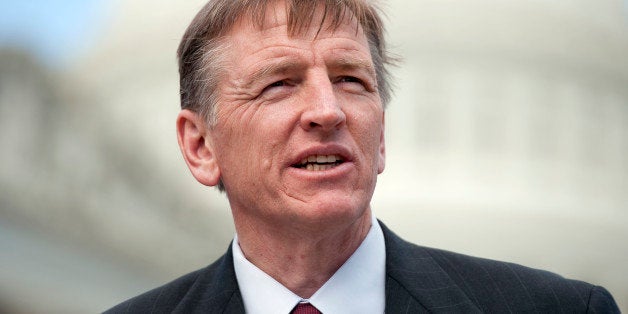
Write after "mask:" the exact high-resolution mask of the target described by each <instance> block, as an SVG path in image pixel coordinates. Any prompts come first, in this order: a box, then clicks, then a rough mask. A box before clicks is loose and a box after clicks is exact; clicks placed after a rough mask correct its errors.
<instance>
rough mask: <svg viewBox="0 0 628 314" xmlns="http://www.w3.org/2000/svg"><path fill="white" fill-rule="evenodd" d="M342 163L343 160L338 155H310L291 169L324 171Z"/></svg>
mask: <svg viewBox="0 0 628 314" xmlns="http://www.w3.org/2000/svg"><path fill="white" fill-rule="evenodd" d="M343 162H345V160H344V159H343V158H342V157H341V156H340V155H310V156H308V157H306V158H303V159H301V161H300V162H298V163H296V164H294V165H292V167H295V168H299V169H305V170H308V171H324V170H329V169H332V168H335V167H337V166H338V165H340V164H342V163H343Z"/></svg>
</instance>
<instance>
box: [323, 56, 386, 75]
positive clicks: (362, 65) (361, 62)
mask: <svg viewBox="0 0 628 314" xmlns="http://www.w3.org/2000/svg"><path fill="white" fill-rule="evenodd" d="M327 67H328V68H332V69H340V70H365V71H366V72H368V74H369V75H371V76H372V77H373V78H375V77H376V74H375V68H374V67H373V63H372V62H370V61H369V60H365V59H360V58H346V57H345V58H338V59H334V60H332V61H330V62H328V63H327Z"/></svg>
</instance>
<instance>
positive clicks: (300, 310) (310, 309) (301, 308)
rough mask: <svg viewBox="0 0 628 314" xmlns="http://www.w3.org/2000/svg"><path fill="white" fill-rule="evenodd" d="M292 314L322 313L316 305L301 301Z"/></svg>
mask: <svg viewBox="0 0 628 314" xmlns="http://www.w3.org/2000/svg"><path fill="white" fill-rule="evenodd" d="M290 314H322V313H321V312H320V311H319V310H318V309H316V308H315V307H314V305H312V304H309V303H299V304H297V306H295V307H294V310H292V312H290Z"/></svg>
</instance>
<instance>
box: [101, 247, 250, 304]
mask: <svg viewBox="0 0 628 314" xmlns="http://www.w3.org/2000/svg"><path fill="white" fill-rule="evenodd" d="M237 293H238V288H237V281H236V279H235V275H234V274H233V261H232V258H231V254H230V251H228V252H227V254H225V255H223V256H222V257H221V258H219V259H218V260H216V261H215V262H214V263H213V264H211V265H209V266H207V267H205V268H203V269H199V270H197V271H194V272H191V273H189V274H186V275H184V276H181V277H179V278H177V279H175V280H173V281H171V282H169V283H167V284H164V285H163V286H160V287H157V288H155V289H152V290H150V291H147V292H145V293H143V294H141V295H138V296H136V297H134V298H131V299H129V300H127V301H124V302H122V303H120V304H118V305H116V306H115V307H113V308H111V309H109V310H107V311H106V312H105V313H172V312H189V311H190V309H199V308H206V309H210V308H211V307H213V306H218V307H223V306H225V304H227V303H228V302H229V301H230V300H231V296H232V295H234V294H237Z"/></svg>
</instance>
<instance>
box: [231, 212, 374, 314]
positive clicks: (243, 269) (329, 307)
mask: <svg viewBox="0 0 628 314" xmlns="http://www.w3.org/2000/svg"><path fill="white" fill-rule="evenodd" d="M232 251H233V265H234V268H235V274H236V278H237V280H238V285H239V287H240V293H241V294H242V300H243V302H244V308H245V309H246V312H247V313H250V314H266V313H286V314H287V313H290V311H291V310H292V309H293V308H294V307H295V306H296V305H297V303H299V302H301V301H308V302H310V303H311V304H312V305H314V306H315V307H316V308H317V309H318V310H319V311H321V312H322V313H383V312H384V306H385V280H386V247H385V244H384V234H383V232H382V229H381V227H380V226H379V224H378V223H377V220H376V219H375V217H373V222H372V224H371V228H370V230H369V232H368V234H367V235H366V238H364V241H362V243H361V244H360V246H359V247H358V248H357V250H356V251H355V252H354V253H353V254H352V255H351V256H350V257H349V259H348V260H347V261H346V262H345V263H344V264H343V265H342V266H341V267H340V269H338V271H336V273H334V275H333V276H332V277H331V278H329V280H327V282H326V283H325V284H324V285H323V286H322V287H321V288H320V289H319V290H318V291H316V293H314V295H313V296H312V297H311V298H310V299H309V300H303V299H301V297H299V296H298V295H296V294H294V293H293V292H292V291H290V290H288V288H286V287H284V286H283V285H282V284H281V283H279V282H278V281H276V280H275V279H274V278H272V277H271V276H269V275H268V274H266V273H265V272H263V271H262V270H261V269H259V268H257V266H255V265H253V264H252V263H251V262H249V261H248V260H247V259H246V258H245V257H244V254H243V253H242V250H241V249H240V246H239V245H238V237H237V235H236V236H235V238H234V240H233V243H232Z"/></svg>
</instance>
